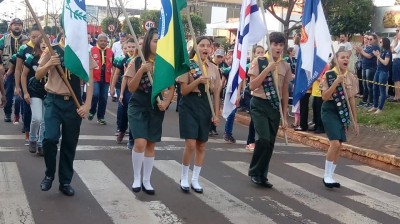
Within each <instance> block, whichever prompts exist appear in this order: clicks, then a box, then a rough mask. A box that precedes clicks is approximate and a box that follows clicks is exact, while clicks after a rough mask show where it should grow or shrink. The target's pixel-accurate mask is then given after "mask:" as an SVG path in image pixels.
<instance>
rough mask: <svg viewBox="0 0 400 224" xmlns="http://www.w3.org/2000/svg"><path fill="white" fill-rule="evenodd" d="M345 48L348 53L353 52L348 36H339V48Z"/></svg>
mask: <svg viewBox="0 0 400 224" xmlns="http://www.w3.org/2000/svg"><path fill="white" fill-rule="evenodd" d="M342 46H343V47H344V49H345V50H346V51H350V52H351V50H352V47H351V44H350V42H348V41H347V35H346V34H340V36H339V48H340V47H342Z"/></svg>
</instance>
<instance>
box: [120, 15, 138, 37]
mask: <svg viewBox="0 0 400 224" xmlns="http://www.w3.org/2000/svg"><path fill="white" fill-rule="evenodd" d="M129 21H130V22H131V24H132V28H133V31H134V32H135V34H136V35H138V34H141V33H142V30H143V29H142V27H143V25H142V23H141V21H140V19H139V18H136V17H130V18H129ZM122 31H123V32H125V33H131V31H130V30H129V26H128V24H127V23H126V20H124V22H123V23H122Z"/></svg>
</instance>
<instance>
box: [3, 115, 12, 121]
mask: <svg viewBox="0 0 400 224" xmlns="http://www.w3.org/2000/svg"><path fill="white" fill-rule="evenodd" d="M4 122H7V123H8V122H11V115H6V116H5V117H4Z"/></svg>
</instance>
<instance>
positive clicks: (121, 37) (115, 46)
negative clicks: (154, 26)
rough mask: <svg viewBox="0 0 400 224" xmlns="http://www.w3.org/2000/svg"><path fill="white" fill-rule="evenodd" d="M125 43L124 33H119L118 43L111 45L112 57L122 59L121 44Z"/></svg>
mask: <svg viewBox="0 0 400 224" xmlns="http://www.w3.org/2000/svg"><path fill="white" fill-rule="evenodd" d="M125 41H126V33H123V32H121V33H119V41H117V42H115V43H114V44H113V45H112V52H113V53H114V57H123V56H124V52H122V43H124V42H125Z"/></svg>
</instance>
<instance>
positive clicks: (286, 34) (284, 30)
mask: <svg viewBox="0 0 400 224" xmlns="http://www.w3.org/2000/svg"><path fill="white" fill-rule="evenodd" d="M289 32H290V30H289V21H288V22H285V23H284V24H283V34H284V35H285V39H286V40H285V48H284V51H283V56H286V55H287V49H288V47H289V46H288V43H289V35H290V33H289Z"/></svg>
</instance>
